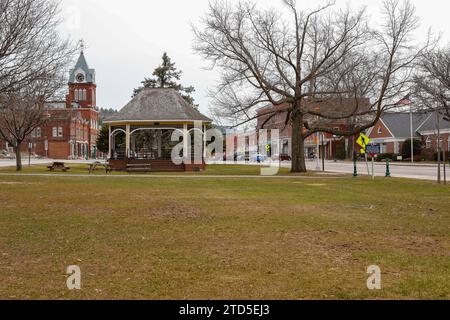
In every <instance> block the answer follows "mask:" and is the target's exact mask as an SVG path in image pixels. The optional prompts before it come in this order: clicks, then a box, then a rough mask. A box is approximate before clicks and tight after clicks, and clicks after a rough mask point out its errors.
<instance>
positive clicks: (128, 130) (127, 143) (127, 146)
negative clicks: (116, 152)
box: [125, 124, 131, 158]
mask: <svg viewBox="0 0 450 320" xmlns="http://www.w3.org/2000/svg"><path fill="white" fill-rule="evenodd" d="M130 146H131V127H130V125H129V124H127V127H126V131H125V157H126V158H129V157H130V154H131V152H130Z"/></svg>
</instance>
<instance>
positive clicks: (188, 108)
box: [105, 88, 212, 123]
mask: <svg viewBox="0 0 450 320" xmlns="http://www.w3.org/2000/svg"><path fill="white" fill-rule="evenodd" d="M136 121H202V122H212V120H211V119H209V118H208V117H206V116H205V115H203V114H201V113H200V112H199V111H198V110H197V109H195V108H194V107H193V106H192V105H191V104H189V103H188V102H187V101H186V100H184V99H183V97H182V96H181V95H180V94H179V93H178V92H177V91H176V90H175V89H162V88H144V89H143V90H141V91H140V92H139V93H138V94H137V95H136V96H135V97H134V98H133V99H132V100H131V101H130V102H129V103H128V104H127V105H126V106H125V107H123V108H122V110H120V111H119V112H118V113H116V114H114V115H112V116H111V117H109V118H107V119H106V120H105V122H106V123H108V122H136Z"/></svg>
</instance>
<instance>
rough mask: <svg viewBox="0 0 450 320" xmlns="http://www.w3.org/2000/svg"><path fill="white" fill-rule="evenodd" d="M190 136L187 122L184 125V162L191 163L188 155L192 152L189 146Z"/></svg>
mask: <svg viewBox="0 0 450 320" xmlns="http://www.w3.org/2000/svg"><path fill="white" fill-rule="evenodd" d="M188 136H189V132H188V125H187V123H185V124H184V125H183V158H184V163H190V161H189V162H188V156H189V153H190V152H188V148H189V143H188Z"/></svg>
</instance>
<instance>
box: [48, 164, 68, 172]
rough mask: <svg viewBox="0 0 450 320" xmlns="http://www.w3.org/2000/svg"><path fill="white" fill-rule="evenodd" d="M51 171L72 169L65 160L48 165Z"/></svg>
mask: <svg viewBox="0 0 450 320" xmlns="http://www.w3.org/2000/svg"><path fill="white" fill-rule="evenodd" d="M47 168H48V169H49V170H50V171H55V170H62V171H63V172H67V171H68V170H70V167H66V165H65V164H64V162H53V164H52V165H51V166H48V167H47Z"/></svg>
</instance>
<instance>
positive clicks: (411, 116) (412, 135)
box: [409, 103, 414, 164]
mask: <svg viewBox="0 0 450 320" xmlns="http://www.w3.org/2000/svg"><path fill="white" fill-rule="evenodd" d="M409 113H410V115H409V118H410V125H411V163H412V164H414V128H413V112H412V104H411V103H410V104H409Z"/></svg>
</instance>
